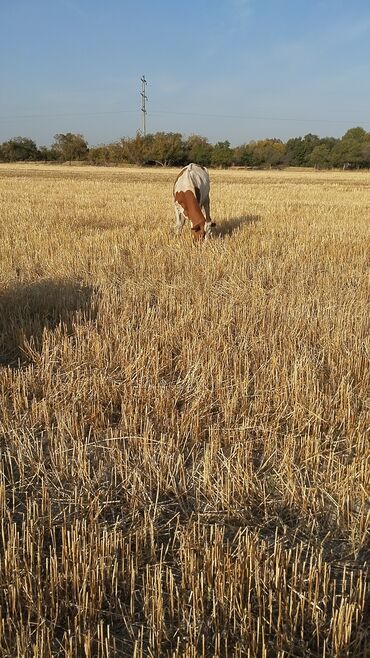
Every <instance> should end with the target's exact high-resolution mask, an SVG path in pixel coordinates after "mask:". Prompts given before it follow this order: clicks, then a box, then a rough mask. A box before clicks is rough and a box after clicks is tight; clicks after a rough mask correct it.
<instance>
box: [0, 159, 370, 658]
mask: <svg viewBox="0 0 370 658" xmlns="http://www.w3.org/2000/svg"><path fill="white" fill-rule="evenodd" d="M173 177H174V171H168V170H163V171H162V170H161V171H158V170H156V171H150V170H134V169H131V170H124V169H123V170H122V169H121V170H120V169H114V170H106V169H104V170H103V169H93V168H90V169H88V168H85V169H84V168H69V167H49V168H48V167H42V166H34V167H32V166H24V167H22V166H1V167H0V208H1V215H0V217H1V219H0V221H1V237H0V246H1V267H0V290H1V292H0V331H1V338H0V340H1V345H0V347H1V357H0V358H1V366H0V432H1V450H2V451H1V466H0V517H1V528H0V535H1V537H0V543H1V554H0V558H1V564H0V602H1V610H2V617H1V622H0V655H1V657H2V658H5V657H13V656H19V657H27V658H30V657H31V656H32V657H34V658H46V657H47V656H52V655H53V656H60V657H62V656H63V657H65V658H72V657H75V656H77V657H80V656H81V657H85V658H92V657H99V658H108V657H110V656H133V657H135V658H141V657H144V656H145V657H158V658H159V657H164V658H166V657H167V658H175V657H176V658H177V657H183V658H198V657H199V658H202V657H203V658H204V657H205V656H207V657H218V658H220V657H228V656H230V657H235V658H242V657H246V658H247V657H249V658H253V657H261V658H270V657H271V658H275V657H279V658H283V657H286V658H287V657H289V656H291V657H293V656H295V657H299V656H300V657H302V656H311V657H325V658H329V657H335V658H340V657H344V656H350V657H351V658H352V657H363V656H369V655H370V629H369V617H370V599H369V586H370V585H369V572H368V563H369V559H370V541H369V521H370V505H369V490H370V487H369V479H370V468H369V466H370V463H369V454H370V453H369V442H368V437H367V435H366V427H367V425H366V424H367V422H368V411H369V390H368V380H367V375H368V370H367V362H366V348H368V344H367V330H368V327H367V322H368V318H367V294H368V289H367V281H366V277H367V272H368V270H367V267H368V263H367V262H366V259H367V251H368V235H367V227H368V220H369V217H370V175H369V174H368V173H352V172H351V173H338V174H334V173H313V172H311V173H309V172H271V173H266V172H241V171H240V172H212V173H211V181H212V201H213V214H214V218H215V219H216V221H217V222H218V229H217V233H218V236H217V239H215V240H214V241H212V243H209V244H205V245H203V246H202V247H201V248H197V247H194V246H193V245H192V244H191V238H190V233H189V231H186V232H184V235H183V236H182V237H181V239H176V238H175V237H174V236H173V233H172V227H173V224H174V213H173V207H172V200H171V186H172V180H173Z"/></svg>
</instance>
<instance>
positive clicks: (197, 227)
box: [191, 224, 200, 232]
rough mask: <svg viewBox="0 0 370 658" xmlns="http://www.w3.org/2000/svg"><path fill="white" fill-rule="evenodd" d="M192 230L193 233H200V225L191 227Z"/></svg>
mask: <svg viewBox="0 0 370 658" xmlns="http://www.w3.org/2000/svg"><path fill="white" fill-rule="evenodd" d="M191 230H192V231H195V232H197V231H200V226H199V224H196V225H195V226H192V227H191Z"/></svg>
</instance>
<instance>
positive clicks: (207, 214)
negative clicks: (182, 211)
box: [203, 196, 212, 222]
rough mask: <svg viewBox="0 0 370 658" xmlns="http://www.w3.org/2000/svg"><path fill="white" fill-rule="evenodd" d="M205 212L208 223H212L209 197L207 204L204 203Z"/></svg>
mask: <svg viewBox="0 0 370 658" xmlns="http://www.w3.org/2000/svg"><path fill="white" fill-rule="evenodd" d="M203 210H204V212H205V214H206V222H211V221H212V219H211V209H210V203H209V196H208V197H207V198H206V200H205V202H204V203H203Z"/></svg>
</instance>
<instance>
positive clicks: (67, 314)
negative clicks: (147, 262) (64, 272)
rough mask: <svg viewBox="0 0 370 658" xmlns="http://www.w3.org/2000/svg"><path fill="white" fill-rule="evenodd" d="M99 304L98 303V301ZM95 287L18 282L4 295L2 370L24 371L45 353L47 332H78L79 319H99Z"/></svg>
mask: <svg viewBox="0 0 370 658" xmlns="http://www.w3.org/2000/svg"><path fill="white" fill-rule="evenodd" d="M94 300H95V301H94ZM96 300H97V295H95V291H94V289H93V288H92V286H89V285H84V284H82V283H79V282H77V281H73V280H69V279H60V280H54V279H46V280H41V281H36V282H34V283H21V282H19V283H18V282H17V283H15V284H14V285H12V286H11V287H9V288H7V289H6V290H5V291H4V292H2V293H0V366H10V367H12V368H20V367H22V366H25V365H27V364H28V363H30V362H31V361H32V356H31V355H30V351H29V349H28V347H29V345H30V344H31V345H32V350H33V351H34V352H35V353H38V352H40V351H41V347H42V339H43V333H44V330H45V329H51V330H55V329H56V328H57V327H61V328H62V330H63V332H64V333H66V334H72V333H73V332H74V326H75V324H76V321H78V320H79V319H81V318H83V319H93V318H94V317H95V316H96V303H95V302H96Z"/></svg>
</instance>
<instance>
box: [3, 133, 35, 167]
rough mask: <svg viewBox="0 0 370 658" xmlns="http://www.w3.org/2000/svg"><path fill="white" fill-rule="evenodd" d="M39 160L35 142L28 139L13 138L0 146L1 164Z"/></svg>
mask: <svg viewBox="0 0 370 658" xmlns="http://www.w3.org/2000/svg"><path fill="white" fill-rule="evenodd" d="M39 158H40V152H39V150H38V148H37V146H36V144H35V142H34V141H33V140H32V139H29V138H28V137H13V139H9V140H8V141H7V142H3V144H1V146H0V159H1V160H2V161H3V162H21V161H24V160H38V159H39Z"/></svg>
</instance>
